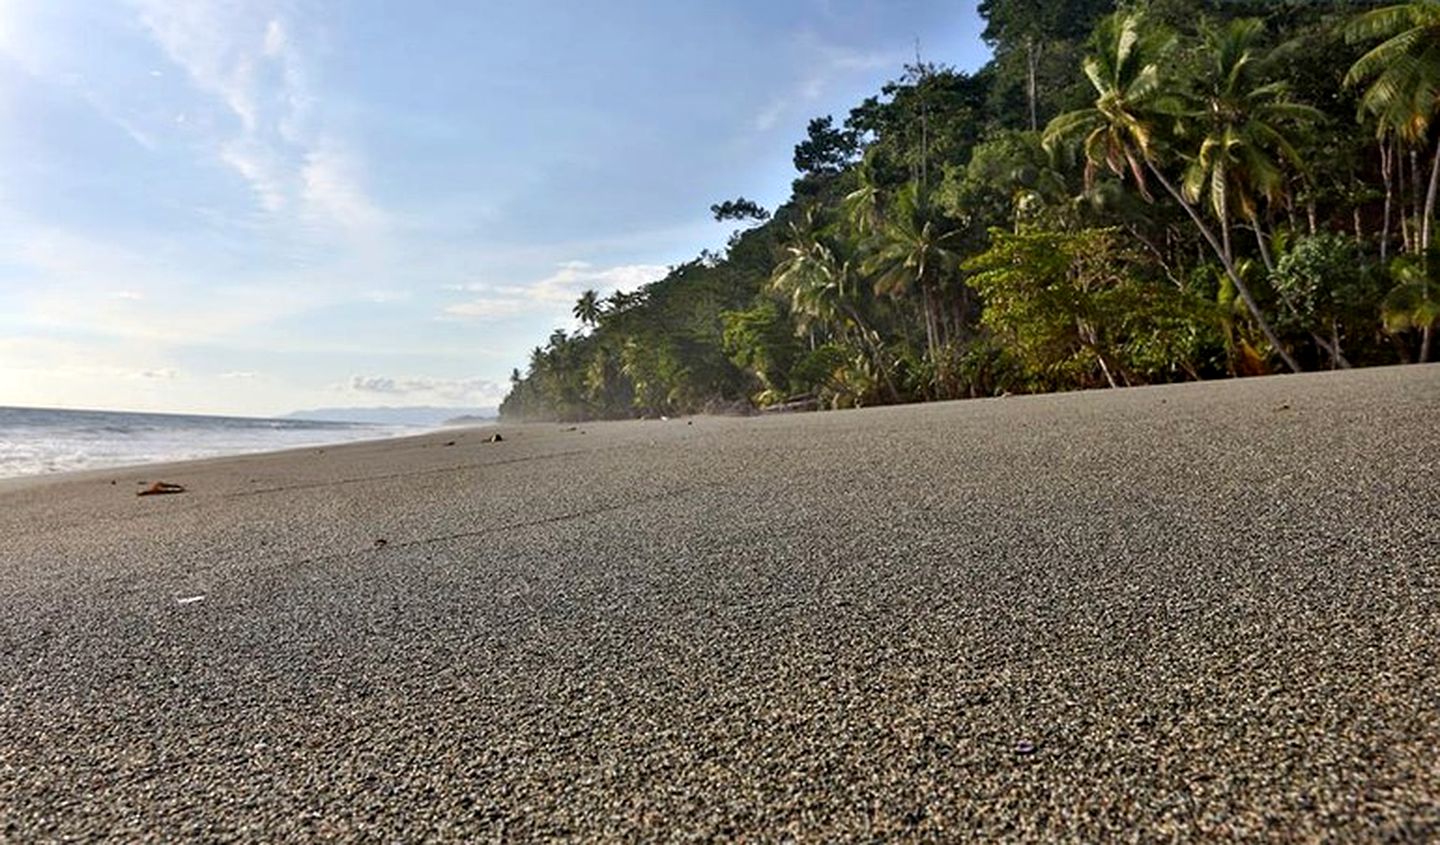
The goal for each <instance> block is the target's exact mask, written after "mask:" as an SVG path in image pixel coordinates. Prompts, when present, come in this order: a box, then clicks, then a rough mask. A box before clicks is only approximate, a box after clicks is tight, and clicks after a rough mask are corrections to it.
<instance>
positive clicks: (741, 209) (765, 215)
mask: <svg viewBox="0 0 1440 845" xmlns="http://www.w3.org/2000/svg"><path fill="white" fill-rule="evenodd" d="M710 213H711V214H713V215H714V216H715V220H716V221H717V222H718V221H725V220H755V221H758V222H762V223H763V222H764V221H766V220H769V219H770V212H768V211H766V210H765V208H764V207H763V206H761V205H760V204H759V203H757V202H754V201H753V200H747V199H745V198H744V197H736V198H735V199H733V200H725V201H724V202H717V203H715V204H714V205H712V206H710Z"/></svg>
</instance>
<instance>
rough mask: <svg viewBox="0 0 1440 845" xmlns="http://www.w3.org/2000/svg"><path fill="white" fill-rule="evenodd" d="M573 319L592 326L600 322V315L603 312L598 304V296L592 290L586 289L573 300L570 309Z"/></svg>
mask: <svg viewBox="0 0 1440 845" xmlns="http://www.w3.org/2000/svg"><path fill="white" fill-rule="evenodd" d="M571 313H572V314H574V315H575V319H577V320H579V321H580V322H581V323H582V324H584V325H587V326H594V325H595V324H596V323H598V322H600V316H601V315H602V314H604V313H605V310H604V308H603V307H602V306H601V305H600V296H599V295H598V294H596V293H595V291H594V290H587V291H585V292H584V293H582V294H581V295H580V298H579V299H577V300H575V307H574V308H573V309H572V310H571Z"/></svg>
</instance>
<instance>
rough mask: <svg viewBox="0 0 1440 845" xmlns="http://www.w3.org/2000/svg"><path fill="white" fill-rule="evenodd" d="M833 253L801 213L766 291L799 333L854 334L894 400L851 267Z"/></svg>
mask: <svg viewBox="0 0 1440 845" xmlns="http://www.w3.org/2000/svg"><path fill="white" fill-rule="evenodd" d="M838 252H839V251H838V250H837V249H836V248H835V247H833V246H832V245H831V244H828V243H826V241H825V239H824V238H822V237H821V235H820V229H819V227H818V226H817V224H816V221H815V216H814V213H813V211H810V212H806V214H805V221H804V224H803V225H797V224H795V223H791V224H790V240H789V242H788V243H787V244H786V245H785V258H784V259H783V260H782V261H781V262H780V263H779V264H778V265H776V267H775V270H774V273H772V275H771V277H770V287H771V290H773V291H775V292H776V293H779V294H781V295H783V296H785V297H787V298H788V299H789V300H790V311H791V313H792V314H794V315H795V316H796V318H797V328H799V330H800V331H801V332H808V331H809V330H810V329H811V328H812V327H814V326H815V325H816V324H819V326H820V327H821V328H822V329H823V330H825V331H827V332H833V333H835V334H837V335H838V336H840V337H841V338H842V339H844V340H847V341H849V340H850V339H851V338H852V336H853V335H857V334H858V335H859V337H860V339H861V340H862V341H864V343H865V345H866V346H867V347H868V348H869V351H870V355H871V357H872V359H873V361H874V368H875V369H876V370H878V371H879V372H880V374H881V375H882V377H883V378H884V381H885V386H886V388H887V389H888V390H889V391H890V397H891V401H899V396H900V394H899V391H898V390H896V388H895V384H894V382H893V381H892V380H891V378H890V367H889V366H887V365H886V362H885V360H884V359H885V355H884V351H883V349H882V348H881V346H880V335H879V333H878V332H876V331H875V330H874V329H872V328H871V327H870V326H869V324H868V322H867V321H866V319H865V316H864V314H863V313H862V311H861V308H860V302H859V301H858V296H857V294H858V292H859V280H858V278H857V276H856V272H855V267H854V264H853V263H852V262H851V261H850V260H849V259H848V258H842V257H840V255H839V254H838Z"/></svg>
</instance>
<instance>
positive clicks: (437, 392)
mask: <svg viewBox="0 0 1440 845" xmlns="http://www.w3.org/2000/svg"><path fill="white" fill-rule="evenodd" d="M348 386H349V388H350V390H352V391H354V392H356V393H369V394H380V395H384V396H396V397H399V396H405V397H411V398H416V397H418V398H424V397H427V396H428V397H432V398H435V399H442V400H445V401H450V402H463V401H474V402H494V401H498V400H500V399H501V398H503V397H504V395H505V392H506V390H507V388H506V387H505V386H504V385H501V384H498V383H497V382H494V381H491V380H489V379H483V378H463V379H445V378H430V377H427V376H412V377H407V378H394V377H391V376H366V375H356V376H351V378H350V383H349V385H348Z"/></svg>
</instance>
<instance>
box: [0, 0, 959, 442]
mask: <svg viewBox="0 0 1440 845" xmlns="http://www.w3.org/2000/svg"><path fill="white" fill-rule="evenodd" d="M980 28H981V25H980V22H979V21H978V19H977V17H976V15H975V10H974V4H973V3H970V2H944V0H932V1H929V2H927V0H731V1H730V2H725V3H715V2H708V0H679V2H676V0H654V2H651V0H644V2H642V1H641V0H607V2H603V3H600V2H590V0H553V2H546V3H529V2H521V3H510V2H503V3H502V2H497V1H496V0H469V2H461V0H452V2H437V1H436V0H406V2H397V1H396V0H344V2H342V0H333V2H323V1H322V0H313V2H312V0H133V2H120V1H118V0H0V405H16V406H38V407H62V408H109V409H121V410H149V411H177V412H194V413H219V414H242V415H261V416H263V415H273V414H282V413H285V412H288V411H292V410H296V409H302V408H313V407H328V406H371V405H391V406H400V405H442V406H489V405H494V404H497V403H498V402H499V400H500V399H501V398H502V397H503V396H504V393H505V391H506V389H507V387H508V378H509V374H510V372H511V370H512V368H516V367H519V368H522V369H523V367H524V365H525V362H526V360H527V358H528V356H529V350H530V349H531V348H533V347H534V346H536V345H537V344H541V343H543V342H544V340H545V338H546V337H547V336H548V335H549V334H550V332H551V330H552V329H554V328H557V327H559V328H566V329H573V328H574V327H575V323H574V321H573V318H572V317H571V316H570V309H571V307H572V306H573V304H574V301H575V299H576V297H578V296H579V294H580V293H581V292H583V291H584V290H585V289H587V288H594V289H596V290H598V291H599V292H600V293H601V294H602V295H605V294H608V293H609V292H611V291H614V290H621V289H625V290H628V289H633V288H635V287H638V286H640V285H642V284H645V283H646V282H649V281H653V280H655V279H657V278H660V277H661V276H663V275H664V274H665V271H666V268H667V267H668V266H671V265H674V264H678V263H680V262H683V261H687V260H689V259H691V258H693V257H695V256H696V255H697V254H698V253H699V252H700V250H701V249H705V248H710V249H720V248H722V247H723V246H724V243H725V241H726V238H727V236H728V234H729V226H728V225H725V224H717V223H715V222H714V221H713V220H712V219H711V217H710V213H709V206H710V204H711V203H714V202H717V201H720V200H723V199H729V198H734V197H736V196H739V195H744V196H746V197H749V198H751V199H754V200H757V201H759V202H761V203H762V204H764V205H766V206H768V207H771V208H773V207H774V206H775V205H777V204H778V203H780V202H782V201H783V200H784V199H785V198H786V196H787V195H788V192H789V185H790V182H791V180H792V179H793V178H794V176H795V174H794V172H793V168H792V164H791V154H792V150H793V147H794V145H795V143H796V142H797V141H799V140H801V139H802V138H803V136H804V133H805V126H806V124H807V123H808V121H809V119H810V118H812V117H816V116H820V115H825V114H835V115H836V116H837V117H843V116H844V115H845V114H846V113H847V112H848V110H849V108H850V107H852V106H853V105H855V104H857V103H859V102H860V101H861V100H862V99H863V98H865V97H867V96H870V95H873V94H875V93H878V90H879V87H880V86H881V85H882V84H883V83H884V82H885V81H886V80H888V79H892V78H895V77H897V76H898V75H899V74H900V72H901V70H902V65H903V63H904V62H906V61H907V60H910V59H912V58H913V57H914V55H915V50H916V39H917V38H918V39H919V46H920V49H921V51H922V55H923V56H924V58H925V59H926V60H928V61H937V62H941V63H944V64H949V65H953V66H956V67H959V68H962V69H973V68H975V67H978V66H979V65H980V64H981V63H983V61H984V60H985V58H986V51H985V48H984V46H983V44H982V43H981V42H980V40H979V31H980Z"/></svg>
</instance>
